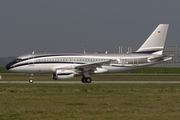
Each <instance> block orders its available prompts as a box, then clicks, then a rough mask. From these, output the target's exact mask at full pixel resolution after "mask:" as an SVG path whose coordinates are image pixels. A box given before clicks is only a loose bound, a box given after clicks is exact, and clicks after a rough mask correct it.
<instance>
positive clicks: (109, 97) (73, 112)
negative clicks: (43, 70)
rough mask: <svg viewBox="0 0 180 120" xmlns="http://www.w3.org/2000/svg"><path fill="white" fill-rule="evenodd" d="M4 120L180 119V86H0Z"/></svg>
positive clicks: (1, 112) (1, 111) (1, 114)
mask: <svg viewBox="0 0 180 120" xmlns="http://www.w3.org/2000/svg"><path fill="white" fill-rule="evenodd" d="M0 96H1V99H0V120H6V119H7V120H8V119H9V120H12V119H16V120H21V119H26V120H32V119H45V120H59V119H62V120H66V119H67V120H112V119H113V120H119V119H122V120H128V119H137V120H140V119H142V120H143V119H146V120H152V119H153V120H162V119H179V113H180V108H179V104H180V84H73V85H72V84H0Z"/></svg>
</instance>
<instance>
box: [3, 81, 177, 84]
mask: <svg viewBox="0 0 180 120" xmlns="http://www.w3.org/2000/svg"><path fill="white" fill-rule="evenodd" d="M0 83H20V84H27V83H29V81H0ZM37 83H41V84H88V83H82V82H81V81H34V82H33V84H37ZM29 84H30V83H29ZM31 84H32V83H31ZM90 84H180V81H92V82H91V83H90Z"/></svg>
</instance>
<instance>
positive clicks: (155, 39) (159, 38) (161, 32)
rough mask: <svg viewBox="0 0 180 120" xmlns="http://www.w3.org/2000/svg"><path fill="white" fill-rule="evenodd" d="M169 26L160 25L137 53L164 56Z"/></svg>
mask: <svg viewBox="0 0 180 120" xmlns="http://www.w3.org/2000/svg"><path fill="white" fill-rule="evenodd" d="M168 27H169V24H160V25H159V26H158V27H157V28H156V29H155V30H154V31H153V33H152V34H151V35H150V36H149V37H148V39H147V40H146V41H145V42H144V44H143V45H142V46H141V47H140V48H139V49H138V50H137V51H136V53H149V54H158V55H162V52H163V48H164V43H165V39H166V35H167V30H168Z"/></svg>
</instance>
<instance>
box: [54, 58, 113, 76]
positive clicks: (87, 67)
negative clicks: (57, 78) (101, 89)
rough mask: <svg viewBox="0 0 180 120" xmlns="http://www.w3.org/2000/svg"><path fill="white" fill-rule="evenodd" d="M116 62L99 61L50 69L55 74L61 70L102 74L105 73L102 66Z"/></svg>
mask: <svg viewBox="0 0 180 120" xmlns="http://www.w3.org/2000/svg"><path fill="white" fill-rule="evenodd" d="M113 61H117V60H112V59H110V60H106V61H99V62H93V63H85V64H74V65H69V66H59V65H58V66H54V67H53V68H51V70H52V71H53V72H56V70H58V69H63V70H73V71H75V72H77V73H83V72H88V73H102V72H106V71H107V70H106V69H103V68H102V66H104V65H106V66H109V65H110V63H111V62H113Z"/></svg>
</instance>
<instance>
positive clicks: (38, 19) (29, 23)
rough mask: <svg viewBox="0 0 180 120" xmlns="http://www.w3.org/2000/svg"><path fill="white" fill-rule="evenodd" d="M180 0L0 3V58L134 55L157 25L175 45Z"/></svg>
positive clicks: (1, 0) (179, 24)
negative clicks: (129, 50) (129, 49)
mask: <svg viewBox="0 0 180 120" xmlns="http://www.w3.org/2000/svg"><path fill="white" fill-rule="evenodd" d="M179 5H180V0H173V1H172V0H0V57H8V56H19V55H23V54H29V53H32V51H35V53H44V50H45V48H46V52H47V53H49V52H50V53H83V49H84V45H86V52H87V53H94V52H96V51H98V52H104V51H109V52H113V53H118V51H119V46H123V52H126V51H127V47H128V46H132V48H133V51H135V50H137V49H138V48H139V47H140V46H141V45H142V44H143V42H144V41H145V40H146V39H147V37H148V36H149V35H150V34H151V32H152V31H153V30H154V29H155V28H156V27H157V26H158V24H161V23H163V24H164V23H165V24H170V26H169V30H168V35H167V39H166V43H165V45H180V44H179V40H180V13H179V12H180V7H179Z"/></svg>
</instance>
